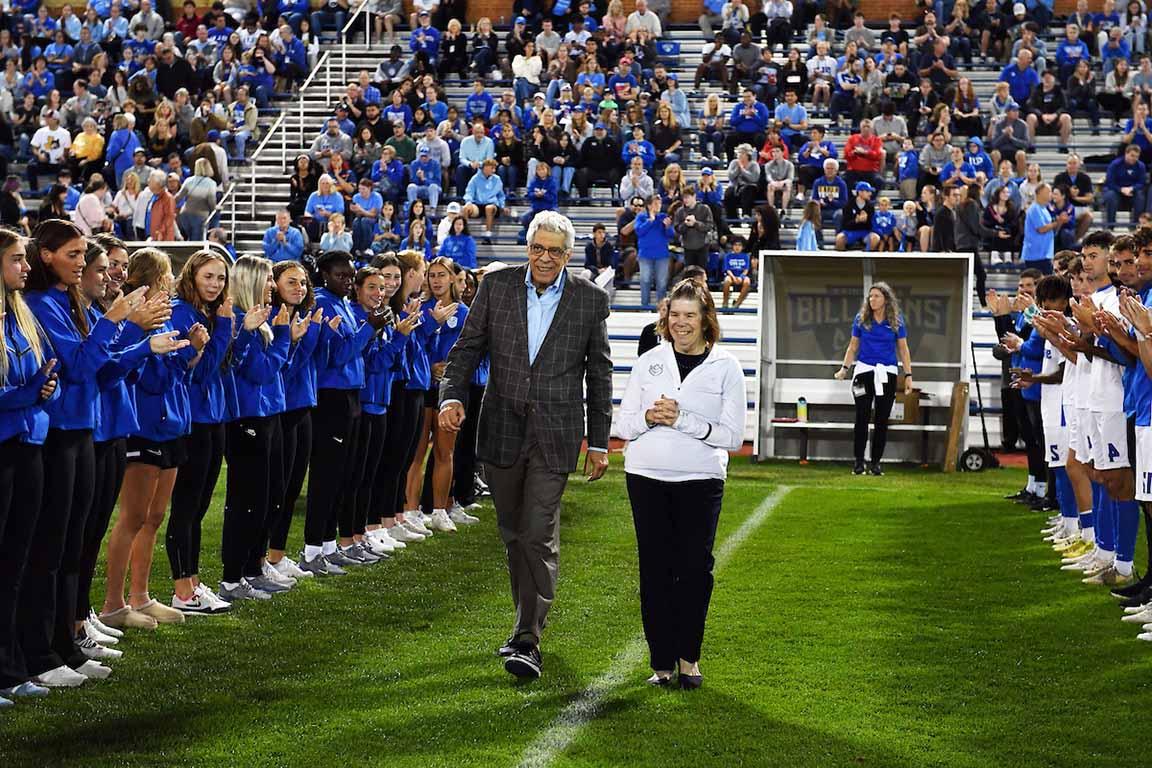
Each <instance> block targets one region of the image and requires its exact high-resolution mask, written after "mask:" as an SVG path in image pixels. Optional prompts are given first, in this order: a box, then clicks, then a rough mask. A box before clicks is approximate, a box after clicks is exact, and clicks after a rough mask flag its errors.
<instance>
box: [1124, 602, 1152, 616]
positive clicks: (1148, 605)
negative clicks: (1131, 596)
mask: <svg viewBox="0 0 1152 768" xmlns="http://www.w3.org/2000/svg"><path fill="white" fill-rule="evenodd" d="M1148 608H1152V603H1144V605H1136V606H1133V607H1131V608H1125V609H1124V613H1127V614H1133V613H1140V612H1141V611H1143V610H1146V609H1148Z"/></svg>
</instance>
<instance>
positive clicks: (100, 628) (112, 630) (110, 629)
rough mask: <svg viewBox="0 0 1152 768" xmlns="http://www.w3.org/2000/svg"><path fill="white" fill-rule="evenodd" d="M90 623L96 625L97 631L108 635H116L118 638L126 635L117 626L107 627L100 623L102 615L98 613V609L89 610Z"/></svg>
mask: <svg viewBox="0 0 1152 768" xmlns="http://www.w3.org/2000/svg"><path fill="white" fill-rule="evenodd" d="M88 623H89V624H91V625H92V626H93V627H95V628H96V631H97V632H100V633H101V634H104V635H108V636H109V637H114V638H116V639H120V638H121V637H124V633H123V632H121V631H120V630H118V629H116V628H115V627H106V626H104V625H103V624H102V623H100V617H99V616H97V615H96V611H94V610H92V611H88Z"/></svg>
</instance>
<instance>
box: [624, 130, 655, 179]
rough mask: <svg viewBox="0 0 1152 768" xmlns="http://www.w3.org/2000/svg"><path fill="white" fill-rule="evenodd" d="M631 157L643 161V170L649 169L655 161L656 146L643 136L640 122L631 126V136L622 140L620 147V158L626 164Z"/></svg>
mask: <svg viewBox="0 0 1152 768" xmlns="http://www.w3.org/2000/svg"><path fill="white" fill-rule="evenodd" d="M633 157H639V158H640V159H641V160H643V161H644V170H646V171H651V170H652V166H653V165H654V164H655V162H656V148H655V147H654V146H653V145H652V142H650V141H648V140H647V139H645V138H644V126H643V125H641V124H640V123H637V124H636V125H633V126H632V138H631V139H629V140H628V141H626V142H624V146H623V147H622V148H621V149H620V159H621V161H623V163H624V165H625V166H627V165H628V164H629V163H630V162H631V161H632V158H633Z"/></svg>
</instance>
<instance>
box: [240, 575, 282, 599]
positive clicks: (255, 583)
mask: <svg viewBox="0 0 1152 768" xmlns="http://www.w3.org/2000/svg"><path fill="white" fill-rule="evenodd" d="M245 581H247V582H248V586H250V587H252V588H253V589H256V590H259V591H261V592H267V593H268V594H270V595H274V594H277V593H279V592H287V591H288V590H289V589H290V587H286V586H284V585H283V584H278V583H277V582H275V581H272V579H270V578H268V577H267V576H248V577H246V578H245Z"/></svg>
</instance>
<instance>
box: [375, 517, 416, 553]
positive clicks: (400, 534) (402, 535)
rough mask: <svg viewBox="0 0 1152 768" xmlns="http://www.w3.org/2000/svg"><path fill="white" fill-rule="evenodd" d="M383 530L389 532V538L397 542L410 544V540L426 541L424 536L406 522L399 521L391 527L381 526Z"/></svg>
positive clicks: (404, 544) (404, 545) (405, 544)
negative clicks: (410, 527)
mask: <svg viewBox="0 0 1152 768" xmlns="http://www.w3.org/2000/svg"><path fill="white" fill-rule="evenodd" d="M380 530H382V531H387V532H388V538H390V539H392V541H394V542H396V543H397V544H400V545H403V547H407V546H408V542H415V541H424V537H423V536H421V535H420V534H418V533H416V532H414V531H412V530H411V529H409V528H408V526H407V525H406V524H405V523H397V524H396V525H394V526H393V527H391V528H381V529H380Z"/></svg>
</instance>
